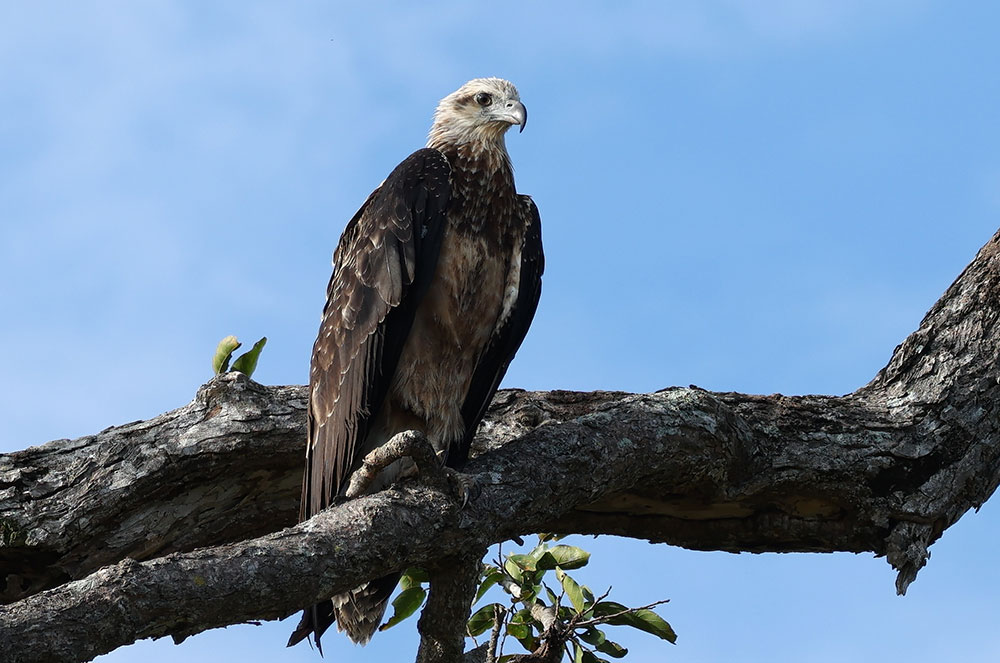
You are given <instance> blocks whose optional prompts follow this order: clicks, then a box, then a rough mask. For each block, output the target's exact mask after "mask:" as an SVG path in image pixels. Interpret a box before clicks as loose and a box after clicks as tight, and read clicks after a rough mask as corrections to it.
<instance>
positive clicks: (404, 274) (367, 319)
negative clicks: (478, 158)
mask: <svg viewBox="0 0 1000 663" xmlns="http://www.w3.org/2000/svg"><path fill="white" fill-rule="evenodd" d="M450 173H451V167H450V166H449V165H448V161H447V159H445V157H444V156H443V155H442V154H441V153H440V152H438V151H437V150H431V149H426V148H425V149H421V150H418V151H416V152H414V153H413V154H412V155H410V156H409V157H408V158H407V159H406V160H405V161H403V162H402V163H401V164H399V166H397V167H396V169H395V170H393V171H392V173H391V174H390V175H389V177H387V178H386V180H385V181H384V182H383V183H382V185H381V186H379V188H378V189H376V190H375V191H374V192H373V193H372V194H371V195H370V196H369V197H368V200H367V201H365V204H364V205H362V207H361V209H360V210H358V213H357V214H355V215H354V218H352V219H351V221H350V222H349V223H348V224H347V228H346V229H345V230H344V234H343V235H342V236H341V238H340V243H339V244H338V246H337V250H336V251H335V253H334V256H333V276H332V277H331V278H330V285H329V286H328V288H327V301H326V307H325V308H324V309H323V321H322V324H321V325H320V330H319V336H318V337H317V338H316V343H315V345H314V346H313V355H312V365H311V367H310V373H309V408H308V429H309V441H308V446H307V447H306V471H305V478H304V480H303V485H302V508H301V517H302V519H303V520H305V519H306V518H308V517H310V516H312V515H314V514H316V513H318V512H320V511H321V510H323V509H324V508H325V507H326V506H328V505H329V504H330V503H331V502H332V501H333V499H334V498H335V497H336V496H337V494H338V493H339V492H340V491H341V489H342V487H343V485H344V481H345V479H346V478H347V476H348V473H349V472H350V469H351V465H352V464H353V463H354V461H355V457H354V456H355V450H356V449H357V448H358V446H359V444H360V443H361V442H363V440H364V438H365V436H366V434H367V433H368V428H369V425H370V423H371V419H372V417H374V416H375V415H376V414H377V412H378V410H379V408H380V407H381V405H382V401H383V400H384V399H385V396H386V393H387V392H388V389H389V385H390V382H391V380H392V377H393V374H394V373H395V371H396V364H397V363H398V361H399V355H400V352H401V351H402V349H403V344H404V343H405V342H406V338H407V336H408V335H409V333H410V327H411V325H412V323H413V316H414V313H415V311H416V309H417V305H418V304H419V303H420V300H421V298H422V297H423V295H424V293H425V292H426V291H427V286H428V285H429V284H430V281H431V277H432V276H433V274H434V269H435V267H436V265H437V258H438V253H439V252H440V248H441V237H442V232H443V229H444V225H445V214H446V208H447V204H448V199H449V195H450V183H449V177H450Z"/></svg>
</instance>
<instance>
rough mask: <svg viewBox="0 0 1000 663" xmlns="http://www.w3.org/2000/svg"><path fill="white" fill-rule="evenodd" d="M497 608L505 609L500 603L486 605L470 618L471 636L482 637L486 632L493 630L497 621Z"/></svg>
mask: <svg viewBox="0 0 1000 663" xmlns="http://www.w3.org/2000/svg"><path fill="white" fill-rule="evenodd" d="M497 608H503V606H502V605H500V604H499V603H490V604H489V605H484V606H483V607H482V608H480V609H479V610H476V612H475V613H473V615H472V616H471V617H469V624H468V627H467V628H468V629H469V635H471V636H472V637H475V636H477V635H481V634H482V633H485V632H486V631H488V630H490V629H491V628H493V625H494V624H495V623H496V621H497Z"/></svg>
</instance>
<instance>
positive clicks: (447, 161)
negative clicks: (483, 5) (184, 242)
mask: <svg viewBox="0 0 1000 663" xmlns="http://www.w3.org/2000/svg"><path fill="white" fill-rule="evenodd" d="M527 120H528V112H527V109H525V107H524V104H522V103H521V99H520V96H519V94H518V92H517V88H515V87H514V85H513V84H512V83H510V82H509V81H506V80H503V79H500V78H477V79H474V80H471V81H469V82H468V83H466V84H465V85H463V86H462V87H460V88H459V89H458V90H456V91H455V92H453V93H452V94H449V95H448V96H446V97H445V98H444V99H442V100H441V102H440V103H439V104H438V106H437V110H436V111H435V113H434V120H433V124H432V126H431V129H430V133H429V137H428V140H427V146H426V147H425V148H422V149H419V150H417V151H416V152H414V153H413V154H411V155H410V156H409V157H407V158H406V159H405V160H404V161H403V162H402V163H400V164H399V165H398V166H397V167H396V168H395V170H393V171H392V173H390V174H389V176H388V177H387V178H386V179H385V181H384V182H382V184H381V185H379V186H378V188H376V189H375V191H373V192H372V193H371V195H370V196H368V199H367V200H366V201H365V203H364V204H363V205H362V206H361V209H359V210H358V212H357V213H356V214H355V215H354V217H353V218H352V219H351V220H350V221H349V222H348V224H347V227H346V228H345V230H344V232H343V235H342V236H341V238H340V242H339V243H338V245H337V249H336V251H335V252H334V256H333V276H332V277H331V278H330V282H329V285H328V287H327V299H326V305H325V307H324V309H323V316H322V322H321V324H320V329H319V335H318V336H317V338H316V343H315V345H314V346H313V352H312V363H311V367H310V372H309V405H308V443H307V446H306V468H305V477H304V480H303V483H302V506H301V512H300V519H301V520H306V519H308V518H310V517H311V516H313V515H315V514H317V513H319V512H320V511H322V510H323V509H325V508H326V507H327V506H329V505H331V504H334V503H336V502H338V501H339V500H342V499H344V498H345V491H346V490H347V486H348V485H349V484H350V478H351V476H352V474H353V473H354V472H356V471H357V470H358V469H359V468H360V467H361V466H362V462H363V460H364V458H365V456H366V455H367V454H368V453H369V452H371V451H372V450H374V449H376V448H378V447H380V446H381V445H384V444H386V443H387V442H388V441H389V440H390V439H391V438H392V437H393V436H394V435H396V434H397V433H401V432H404V431H409V430H415V431H419V432H420V433H423V434H424V435H425V436H426V438H427V439H428V441H429V442H430V443H431V445H432V446H433V447H434V450H435V452H437V454H438V457H439V458H441V459H442V461H443V462H444V463H445V464H446V465H447V466H448V467H451V468H454V469H460V468H461V467H462V466H463V465H464V464H465V462H466V461H467V460H468V456H469V447H470V445H471V443H472V438H473V436H474V435H475V432H476V428H477V426H478V425H479V422H480V421H481V420H482V418H483V415H484V414H485V413H486V408H487V406H488V405H489V403H490V401H491V400H492V398H493V395H494V394H495V393H496V390H497V387H498V386H499V385H500V381H501V380H502V379H503V376H504V374H505V373H506V372H507V367H508V365H509V364H510V362H511V359H513V357H514V353H515V352H517V349H518V348H519V347H520V345H521V342H522V341H523V340H524V336H525V334H526V333H527V331H528V326H529V325H530V324H531V320H532V318H533V317H534V315H535V309H536V307H537V305H538V299H539V295H540V293H541V277H542V271H543V268H544V258H543V255H542V236H541V221H540V219H539V215H538V208H537V207H536V206H535V203H534V202H533V201H532V200H531V198H530V197H528V196H526V195H521V194H518V193H517V190H516V189H515V187H514V170H513V167H512V165H511V161H510V156H509V155H508V153H507V148H506V144H505V142H504V137H505V134H506V132H507V130H508V129H509V128H510V127H511V126H513V125H519V126H520V130H521V131H523V130H524V127H525V124H526V123H527ZM411 468H412V462H411V461H410V460H409V459H403V460H398V461H395V462H393V463H392V464H391V465H389V466H388V467H386V468H385V469H384V470H382V471H381V472H380V473H379V474H378V476H377V477H376V479H375V480H374V482H372V483H371V484H370V486H369V487H368V488H367V492H375V491H378V490H381V489H383V488H385V487H386V486H388V485H389V484H390V483H391V482H393V481H394V480H395V479H397V478H399V477H400V476H401V475H402V474H404V473H406V474H408V473H410V472H412V469H411ZM398 580H399V573H394V574H392V575H390V576H387V577H384V578H380V579H377V580H374V581H371V582H366V583H364V584H362V585H360V586H359V587H357V588H356V589H353V590H351V591H349V592H346V593H344V594H340V595H338V596H334V597H332V598H331V599H330V600H327V601H323V602H322V603H318V604H316V605H314V606H312V607H311V608H307V609H306V610H305V611H304V612H303V615H302V620H301V622H300V623H299V625H298V627H297V628H296V630H295V632H294V633H293V634H292V636H291V638H290V639H289V642H288V644H289V646H291V645H294V644H296V643H298V642H299V641H301V640H303V639H305V638H306V637H308V636H309V635H310V634H312V635H313V639H314V641H315V643H316V645H317V647H319V648H320V652H322V648H321V646H320V637H321V636H322V635H323V632H324V631H325V630H326V629H327V628H329V626H330V625H331V624H332V623H334V622H336V623H337V625H338V628H339V629H340V630H341V631H346V633H347V635H348V636H349V637H350V638H351V640H353V641H354V642H355V643H360V644H365V643H367V642H368V640H369V639H371V637H372V634H373V633H374V632H375V630H376V629H377V628H378V625H379V623H380V622H381V621H382V616H383V614H384V613H385V608H386V604H387V602H388V600H389V596H390V594H391V593H392V590H393V589H394V588H395V586H396V583H397V582H398Z"/></svg>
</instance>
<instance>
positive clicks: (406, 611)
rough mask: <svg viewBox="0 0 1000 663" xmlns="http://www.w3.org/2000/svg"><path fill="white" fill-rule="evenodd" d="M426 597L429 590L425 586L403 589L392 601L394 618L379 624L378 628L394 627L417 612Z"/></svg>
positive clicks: (382, 629)
mask: <svg viewBox="0 0 1000 663" xmlns="http://www.w3.org/2000/svg"><path fill="white" fill-rule="evenodd" d="M425 598H427V591H426V590H424V588H423V587H410V588H409V589H404V590H403V591H401V592H400V593H399V596H397V597H396V598H395V599H394V600H393V602H392V610H393V612H392V618H390V619H389V621H387V622H386V623H385V624H382V625H381V626H379V627H378V630H380V631H384V630H386V629H387V628H392V627H393V626H395V625H396V624H398V623H399V622H401V621H403V620H404V619H406V618H407V617H409V616H410V615H412V614H413V613H415V612H416V611H417V608H419V607H420V606H421V605H422V604H423V602H424V599H425Z"/></svg>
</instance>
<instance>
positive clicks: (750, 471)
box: [0, 237, 1000, 661]
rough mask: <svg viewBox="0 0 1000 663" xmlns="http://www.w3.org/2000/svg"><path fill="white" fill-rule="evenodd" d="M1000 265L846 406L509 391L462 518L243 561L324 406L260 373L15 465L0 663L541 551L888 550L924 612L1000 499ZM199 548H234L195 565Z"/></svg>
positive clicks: (271, 545) (369, 528)
mask: <svg viewBox="0 0 1000 663" xmlns="http://www.w3.org/2000/svg"><path fill="white" fill-rule="evenodd" d="M998 254H1000V242H998V238H997V237H994V238H993V239H992V240H991V241H990V242H989V243H988V244H987V245H986V246H985V247H984V248H983V249H982V251H980V253H979V255H978V256H977V257H976V259H975V260H974V261H973V263H972V264H971V265H970V266H969V267H968V268H967V269H966V270H965V271H964V272H963V274H962V275H961V276H960V277H959V279H958V280H957V281H956V282H955V283H954V284H953V285H952V286H951V287H950V288H949V289H948V291H947V292H946V293H945V295H944V296H943V297H942V299H941V300H940V301H939V302H938V303H937V304H936V305H935V306H934V307H933V308H932V309H931V311H930V313H928V315H927V317H926V318H925V319H924V321H923V322H922V323H921V326H920V329H918V330H917V331H916V332H914V333H913V334H912V335H911V336H910V337H909V338H908V339H907V340H906V341H905V342H904V343H903V344H901V345H900V346H899V347H898V348H897V349H896V352H895V354H894V355H893V358H892V360H891V361H890V363H889V365H888V366H887V367H886V368H885V369H883V371H882V372H880V373H879V375H878V376H877V377H876V378H875V379H874V380H873V381H872V382H871V383H870V384H868V385H866V386H865V387H863V388H861V389H859V390H858V391H857V392H855V393H853V394H849V395H847V396H843V397H838V398H835V397H820V396H803V397H786V396H781V395H773V396H748V395H743V394H732V393H709V392H706V391H702V390H699V389H696V388H691V389H682V388H674V389H668V390H665V391H662V392H658V393H655V394H645V395H630V394H619V393H594V394H579V393H572V392H548V393H531V392H521V391H506V392H502V393H501V394H499V395H498V397H497V399H496V400H495V402H494V405H493V407H492V409H491V411H490V414H489V417H488V420H487V421H486V422H485V423H484V425H483V427H482V429H481V430H480V436H479V439H478V441H477V453H478V455H477V457H476V458H475V460H474V461H473V462H472V463H471V464H470V465H469V466H468V468H467V471H469V472H476V473H479V479H480V481H479V483H480V484H481V486H482V488H483V493H482V495H481V496H480V497H479V499H478V500H476V501H475V502H474V503H473V504H471V505H470V506H469V507H467V508H466V509H464V510H460V509H458V508H457V507H456V505H455V503H454V501H453V500H452V499H451V498H450V497H448V496H446V495H444V494H441V493H438V492H436V491H435V490H433V489H431V488H429V487H427V486H419V485H414V484H412V483H411V484H404V485H401V486H399V487H397V488H395V489H392V490H389V491H385V492H383V493H380V494H378V495H374V496H370V497H365V498H362V499H359V500H356V501H354V502H349V503H347V504H345V505H342V506H340V507H338V508H336V509H332V510H330V511H328V512H325V513H323V514H320V515H319V516H317V517H316V518H314V519H312V520H311V521H310V522H308V523H304V524H303V525H300V526H297V527H295V528H292V529H288V530H284V531H281V532H277V533H274V534H267V535H266V536H262V537H261V538H258V539H253V540H249V541H241V539H245V538H247V537H252V536H259V535H265V534H266V533H267V532H275V531H276V530H279V529H280V528H282V527H285V526H287V525H291V524H292V523H293V522H294V519H295V514H296V511H297V504H296V503H297V497H298V485H299V481H300V476H301V447H302V442H301V440H302V439H303V436H304V433H303V429H304V416H303V413H304V401H303V397H304V392H303V389H302V388H300V387H272V388H268V387H262V386H260V385H257V384H255V383H253V382H251V381H249V380H247V379H246V378H244V377H243V376H241V375H239V374H230V375H227V376H223V377H221V378H217V379H215V380H213V381H212V382H210V383H208V384H207V385H205V387H203V388H202V389H201V390H200V391H199V394H198V396H197V398H196V399H195V401H194V402H192V403H191V404H190V405H188V406H185V407H184V408H181V409H179V410H176V411H174V412H170V413H167V414H165V415H162V416H161V417H157V418H156V419H153V420H150V421H147V422H138V423H135V424H129V425H127V426H122V427H119V428H113V429H108V430H106V431H104V432H102V433H100V434H98V435H96V436H91V437H87V438H81V439H80V440H75V441H66V440H62V441H57V442H53V443H50V444H48V445H45V446H42V447H35V448H31V449H28V450H25V451H22V452H18V453H15V454H9V455H6V456H0V571H2V572H0V597H2V599H0V600H3V601H6V602H10V601H16V602H15V603H12V604H10V605H8V606H7V607H5V608H0V651H12V650H11V649H10V648H9V645H10V643H12V642H16V643H18V645H19V646H18V648H17V650H18V651H20V652H22V658H20V659H16V660H24V661H28V660H65V661H70V660H82V659H84V658H87V657H90V656H93V655H95V654H96V653H100V652H102V651H108V650H110V649H112V648H114V647H116V646H119V645H121V644H125V643H128V642H132V641H133V640H135V639H137V638H142V637H149V636H158V635H165V634H177V635H185V634H189V633H196V632H198V631H201V630H204V629H206V628H212V627H215V626H221V625H224V624H228V623H236V622H241V621H247V620H251V619H272V618H275V617H278V616H281V615H284V614H288V613H291V612H293V611H295V610H296V609H298V608H299V607H301V606H303V605H306V604H308V603H310V602H312V601H313V600H315V599H317V598H319V597H323V596H329V595H330V594H332V593H334V592H336V591H340V590H343V589H347V588H348V587H351V586H354V585H356V584H357V583H358V582H359V581H361V580H364V579H368V578H372V577H376V576H380V575H384V574H386V573H388V572H390V571H392V570H396V569H400V568H402V567H405V566H409V565H413V564H421V563H426V562H428V561H429V560H437V559H442V558H444V557H447V556H449V555H453V554H454V553H455V552H456V551H459V550H466V549H470V548H471V549H481V548H482V547H485V546H487V545H489V544H490V543H493V542H495V541H499V540H503V539H506V538H510V537H512V536H515V535H519V534H527V533H531V532H534V531H554V532H563V533H569V532H583V533H611V534H622V535H626V536H632V537H638V538H645V539H649V540H652V541H663V542H668V543H673V544H676V545H682V546H686V547H689V548H696V549H711V550H730V551H738V550H746V551H765V550H777V551H791V550H802V551H834V550H850V551H855V552H859V551H873V552H875V553H876V554H880V555H886V556H887V558H888V560H889V562H890V563H891V564H892V565H893V566H894V567H895V568H897V569H898V570H899V576H898V580H897V586H898V588H899V590H900V591H905V589H906V586H907V585H908V584H909V582H911V581H912V579H913V578H914V577H915V575H916V573H917V571H918V570H919V569H920V568H921V567H922V566H923V564H924V563H925V561H926V558H927V546H928V545H930V544H931V543H932V542H933V541H935V540H936V539H937V538H938V537H939V536H940V535H941V533H942V532H943V531H944V530H945V529H946V528H947V527H948V526H950V525H951V524H952V523H954V522H955V521H956V520H957V519H958V518H959V517H960V516H961V515H962V514H963V513H965V512H966V511H967V510H968V509H969V508H971V507H975V506H978V505H980V504H982V503H983V502H984V501H985V500H986V499H987V498H988V497H989V496H990V495H991V494H992V492H993V491H994V489H995V488H996V486H997V483H998V481H1000V445H998V444H997V443H996V442H997V439H998V422H1000V416H998V415H1000V412H998V409H1000V393H998V389H1000V387H998V381H997V371H996V366H997V362H998V360H1000V356H998V355H1000V330H998V328H997V324H996V323H997V320H998V319H1000V255H998ZM359 542H363V549H362V546H361V544H360V543H359ZM199 546H216V547H214V548H209V549H206V550H198V551H195V552H184V551H190V550H192V549H193V548H195V547H199ZM174 551H179V552H175V553H174V554H172V555H167V553H171V552H174ZM306 553H309V554H306ZM164 555H166V556H164ZM127 557H131V558H136V559H139V560H148V561H144V562H141V563H138V562H133V561H124V562H120V560H123V559H125V558H127ZM115 563H117V565H116V566H112V567H110V568H107V569H104V570H102V571H99V572H97V573H93V572H94V571H95V570H97V569H98V568H100V567H101V566H104V565H108V564H115ZM91 573H93V575H90V576H89V577H87V574H91ZM76 578H83V579H82V580H79V581H77V582H69V583H67V582H66V581H67V580H70V579H76ZM289 579H295V580H297V581H295V582H290V581H289ZM61 583H65V584H61ZM45 588H54V589H50V590H49V591H45V592H40V590H42V589H45ZM19 599H20V600H19ZM95 615H97V616H99V618H97V619H95ZM98 623H99V624H100V627H99V628H98V627H96V626H95V624H98ZM32 638H34V639H35V640H34V642H36V643H37V646H38V647H42V649H39V650H34V649H33V648H32V647H29V646H27V645H28V643H30V642H32ZM46 643H48V644H46ZM25 652H26V653H25ZM32 652H34V653H32ZM32 657H33V658H32Z"/></svg>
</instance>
